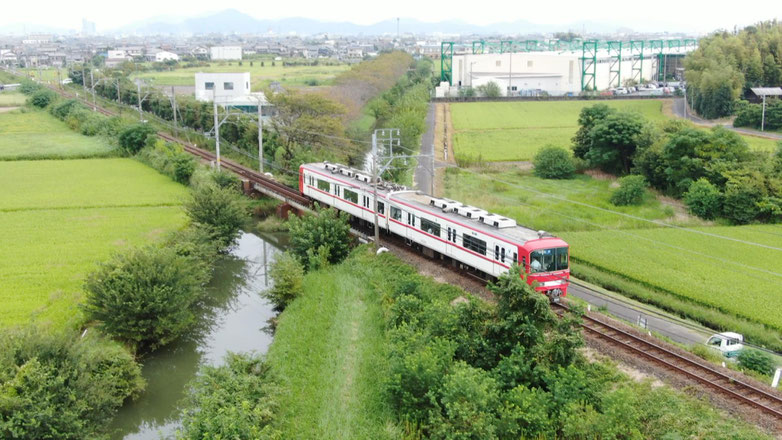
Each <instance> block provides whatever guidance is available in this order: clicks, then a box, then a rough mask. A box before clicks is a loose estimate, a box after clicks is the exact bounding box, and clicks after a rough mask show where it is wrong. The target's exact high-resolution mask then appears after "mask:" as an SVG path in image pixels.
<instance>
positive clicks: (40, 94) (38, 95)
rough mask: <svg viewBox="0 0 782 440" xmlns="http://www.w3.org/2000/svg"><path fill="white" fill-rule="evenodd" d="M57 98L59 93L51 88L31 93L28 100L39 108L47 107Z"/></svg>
mask: <svg viewBox="0 0 782 440" xmlns="http://www.w3.org/2000/svg"><path fill="white" fill-rule="evenodd" d="M55 99H57V94H56V93H54V92H53V91H51V90H49V89H43V88H42V89H40V90H38V91H37V92H35V93H33V94H32V95H30V98H29V99H28V102H29V103H30V104H32V105H34V106H36V107H38V108H46V107H47V106H48V105H49V104H51V103H52V102H54V100H55Z"/></svg>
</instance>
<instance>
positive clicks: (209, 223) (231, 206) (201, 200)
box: [185, 183, 248, 248]
mask: <svg viewBox="0 0 782 440" xmlns="http://www.w3.org/2000/svg"><path fill="white" fill-rule="evenodd" d="M185 210H186V211H187V214H188V216H189V217H190V219H191V220H192V221H193V223H195V224H196V225H198V226H199V227H201V228H204V229H205V230H206V231H208V232H209V234H210V235H211V236H212V239H213V240H215V241H216V242H217V243H219V245H220V247H222V248H226V247H228V246H230V245H232V244H233V242H234V241H235V240H236V238H237V237H238V236H239V231H240V229H241V228H242V227H243V226H245V224H246V223H247V219H248V214H247V210H246V208H245V205H244V204H243V203H242V200H241V199H240V196H239V193H237V192H236V190H235V189H232V188H222V187H220V186H217V185H216V184H214V183H204V184H201V185H198V186H196V187H195V188H194V189H193V191H192V194H191V197H190V200H188V201H187V202H186V203H185Z"/></svg>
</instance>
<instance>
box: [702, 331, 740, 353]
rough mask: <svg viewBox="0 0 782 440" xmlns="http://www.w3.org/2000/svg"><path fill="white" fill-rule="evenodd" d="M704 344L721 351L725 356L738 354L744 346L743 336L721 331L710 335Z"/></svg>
mask: <svg viewBox="0 0 782 440" xmlns="http://www.w3.org/2000/svg"><path fill="white" fill-rule="evenodd" d="M706 345H707V346H708V347H710V348H712V349H715V350H717V351H719V352H720V353H722V355H723V356H725V357H727V358H733V357H736V356H738V355H739V352H741V350H742V349H743V348H744V336H742V335H740V334H738V333H734V332H722V333H717V334H714V335H711V337H710V338H709V339H708V340H707V341H706Z"/></svg>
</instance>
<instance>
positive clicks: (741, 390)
mask: <svg viewBox="0 0 782 440" xmlns="http://www.w3.org/2000/svg"><path fill="white" fill-rule="evenodd" d="M554 307H560V308H562V309H565V310H568V307H567V306H565V305H564V304H554ZM582 318H583V319H584V321H585V322H584V323H582V324H581V326H582V327H583V328H584V329H585V330H586V331H588V332H590V333H593V334H595V335H597V336H598V337H600V338H603V339H606V340H608V341H609V342H611V343H613V344H615V345H618V346H620V347H621V348H624V349H626V350H628V351H630V352H633V353H636V354H639V355H641V356H643V357H645V358H646V359H649V360H651V361H652V362H654V363H657V364H661V365H663V366H664V367H666V368H669V369H671V370H674V371H675V372H677V373H679V374H682V375H684V376H687V377H689V378H691V379H693V380H695V381H697V382H699V383H701V384H703V385H706V386H708V387H711V388H713V389H715V390H717V391H719V392H722V393H724V394H727V395H728V396H730V397H731V398H733V399H734V400H738V401H741V402H743V403H746V404H749V405H751V406H753V407H756V408H759V409H761V410H763V411H764V412H766V413H768V414H770V415H772V416H774V417H776V418H778V419H781V420H782V397H780V396H777V395H775V394H772V393H770V392H768V391H765V390H762V389H760V388H757V387H755V386H754V385H751V384H748V383H746V382H743V381H741V380H739V379H735V378H733V377H731V376H728V375H727V374H725V373H722V372H720V371H718V370H716V369H715V368H713V367H712V366H710V365H707V364H705V363H701V362H697V361H694V360H692V359H690V358H687V357H685V356H682V355H681V354H679V353H676V352H675V351H672V350H669V349H667V348H665V347H663V346H660V345H658V344H656V343H654V342H652V341H649V340H647V339H644V338H642V337H640V336H637V335H634V334H632V333H629V332H627V331H625V330H622V329H620V328H618V327H615V326H613V325H611V324H608V323H606V322H603V321H601V320H598V319H596V318H594V317H591V316H588V315H584V316H583V317H582ZM587 323H590V324H594V325H595V326H592V325H589V324H587ZM610 332H614V333H615V334H614V335H611V334H609V333H610ZM617 336H621V337H622V338H623V339H624V340H623V339H620V338H619V337H617ZM654 351H656V352H657V353H652V352H654ZM661 355H662V356H667V357H669V358H672V359H670V360H669V359H663V357H661ZM674 362H676V363H679V364H680V365H676V364H674ZM686 367H688V368H689V369H687V368H686ZM693 370H694V371H693ZM708 375H711V376H713V377H715V378H714V379H709V378H708V377H706V376H708ZM718 382H725V383H726V384H729V385H731V386H732V388H734V389H731V388H730V387H728V386H726V385H723V384H720V383H718ZM752 395H755V396H756V397H757V400H756V399H753V398H752V397H751V396H752ZM761 400H765V401H766V403H764V402H761ZM770 405H771V406H770Z"/></svg>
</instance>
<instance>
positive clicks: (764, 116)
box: [760, 95, 766, 131]
mask: <svg viewBox="0 0 782 440" xmlns="http://www.w3.org/2000/svg"><path fill="white" fill-rule="evenodd" d="M765 125H766V95H763V113H761V116H760V131H763V127H764V126H765Z"/></svg>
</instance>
